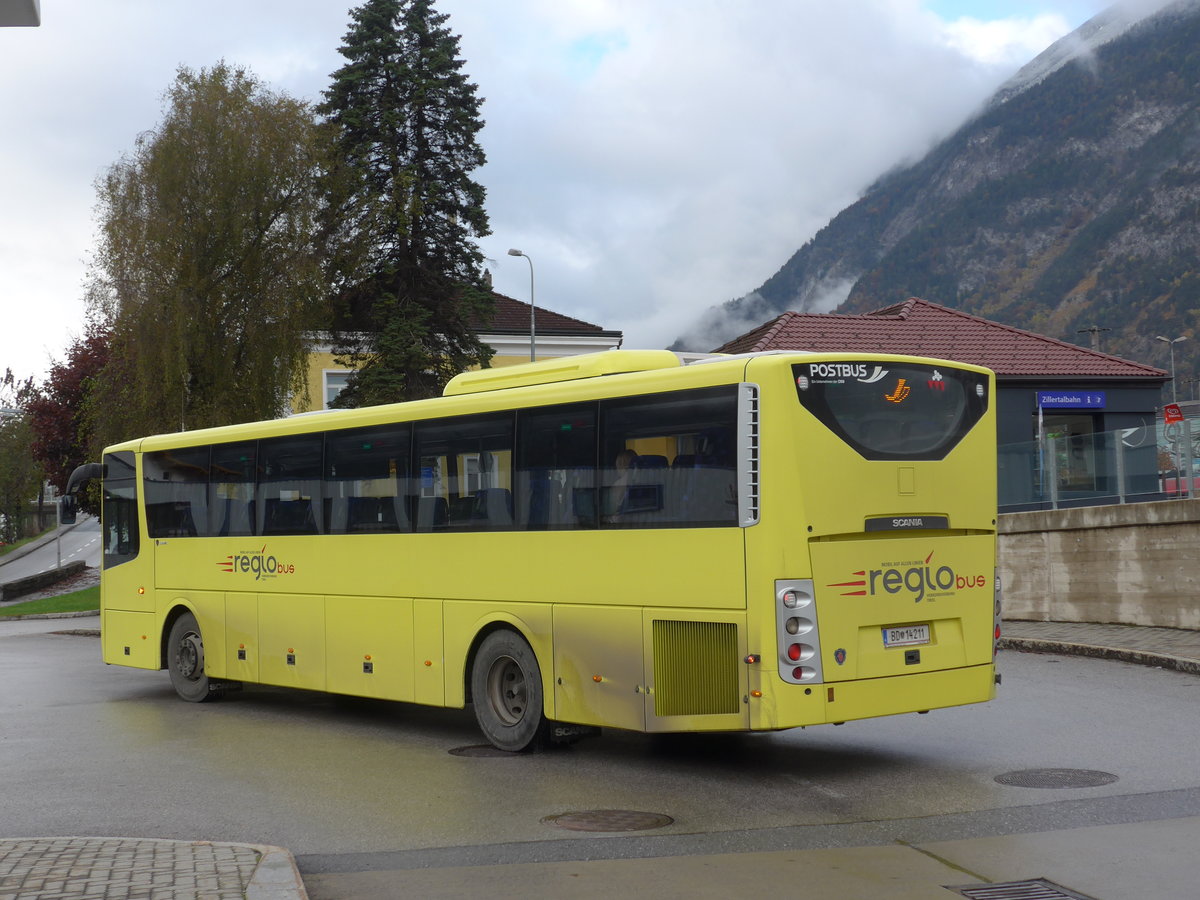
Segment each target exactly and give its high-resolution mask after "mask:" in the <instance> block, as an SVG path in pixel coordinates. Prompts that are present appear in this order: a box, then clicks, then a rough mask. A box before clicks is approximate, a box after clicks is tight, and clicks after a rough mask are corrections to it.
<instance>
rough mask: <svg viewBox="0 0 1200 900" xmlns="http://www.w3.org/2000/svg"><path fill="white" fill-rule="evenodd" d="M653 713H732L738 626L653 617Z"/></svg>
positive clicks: (735, 704)
mask: <svg viewBox="0 0 1200 900" xmlns="http://www.w3.org/2000/svg"><path fill="white" fill-rule="evenodd" d="M653 634H654V714H655V715H656V716H698V715H718V714H722V713H736V712H738V710H739V706H738V702H739V698H738V663H739V660H738V644H737V625H735V624H733V623H732V622H673V621H670V620H664V619H655V620H654V622H653Z"/></svg>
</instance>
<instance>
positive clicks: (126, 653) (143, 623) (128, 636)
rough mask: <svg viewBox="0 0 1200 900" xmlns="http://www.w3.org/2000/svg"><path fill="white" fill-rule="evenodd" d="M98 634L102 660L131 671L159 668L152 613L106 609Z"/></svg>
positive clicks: (154, 623) (157, 644)
mask: <svg viewBox="0 0 1200 900" xmlns="http://www.w3.org/2000/svg"><path fill="white" fill-rule="evenodd" d="M100 634H101V635H102V637H103V640H102V641H101V645H102V652H103V656H104V661H105V662H106V663H108V664H110V665H114V666H132V667H133V668H135V669H161V668H162V664H161V663H160V662H159V659H160V654H159V642H158V640H157V637H158V624H157V621H156V616H155V615H154V613H150V612H128V611H126V610H119V609H106V610H104V613H103V620H102V622H101V628H100Z"/></svg>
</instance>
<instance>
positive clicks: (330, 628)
mask: <svg viewBox="0 0 1200 900" xmlns="http://www.w3.org/2000/svg"><path fill="white" fill-rule="evenodd" d="M325 614H326V620H325V634H326V639H327V645H326V651H327V656H328V673H327V676H328V688H327V689H328V690H330V691H334V692H335V693H339V694H353V695H355V696H357V697H375V698H377V699H381V700H404V701H411V700H412V699H413V664H412V650H413V605H412V601H411V600H403V599H399V598H395V597H385V598H380V597H329V598H327V600H326V606H325Z"/></svg>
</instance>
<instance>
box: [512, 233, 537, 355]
mask: <svg viewBox="0 0 1200 900" xmlns="http://www.w3.org/2000/svg"><path fill="white" fill-rule="evenodd" d="M508 255H509V256H523V257H525V262H527V263H529V361H530V362H533V361H534V360H535V359H536V358H537V306H536V305H535V304H534V302H533V260H532V259H530V258H529V254H527V253H522V252H521V251H520V250H509V251H508Z"/></svg>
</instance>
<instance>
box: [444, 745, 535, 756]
mask: <svg viewBox="0 0 1200 900" xmlns="http://www.w3.org/2000/svg"><path fill="white" fill-rule="evenodd" d="M449 753H450V755H451V756H471V757H475V758H477V759H478V758H484V759H487V758H490V759H496V758H498V757H499V758H504V759H517V758H518V757H520V756H521V755H522V754H520V753H509V752H508V751H507V750H501V749H500V748H499V747H493V746H492V745H491V744H474V745H472V746H470V747H455V748H454V749H453V750H451V751H449Z"/></svg>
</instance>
